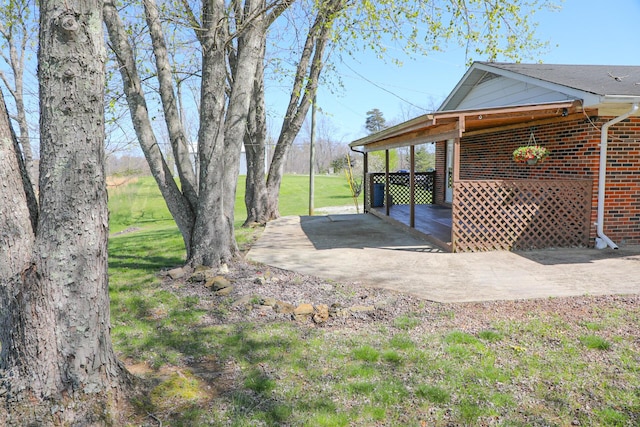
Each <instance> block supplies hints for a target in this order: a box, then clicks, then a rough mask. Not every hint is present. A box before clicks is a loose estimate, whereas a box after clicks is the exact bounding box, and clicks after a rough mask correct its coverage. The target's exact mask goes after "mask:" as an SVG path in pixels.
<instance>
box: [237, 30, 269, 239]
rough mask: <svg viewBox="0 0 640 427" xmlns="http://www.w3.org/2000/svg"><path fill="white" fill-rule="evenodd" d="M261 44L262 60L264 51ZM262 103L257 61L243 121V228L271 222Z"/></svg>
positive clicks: (260, 70) (261, 69) (261, 72)
mask: <svg viewBox="0 0 640 427" xmlns="http://www.w3.org/2000/svg"><path fill="white" fill-rule="evenodd" d="M265 43H266V40H265V39H263V41H262V47H261V49H262V50H263V52H262V57H264V51H265V49H266V45H265ZM266 114H267V113H266V107H265V100H264V61H259V62H258V65H257V68H256V75H255V82H254V84H253V97H252V99H251V105H250V107H249V116H248V118H247V132H246V133H245V137H244V151H245V153H246V157H247V178H246V182H245V192H244V204H245V206H246V207H247V219H246V220H245V222H244V224H243V226H245V227H246V226H250V225H252V224H266V223H267V221H269V220H270V219H272V218H269V217H268V216H267V211H266V209H265V207H266V206H267V203H266V202H267V200H266V198H267V179H266V174H265V170H264V168H265V164H266V155H267V153H266V145H267V141H266V140H267V115H266Z"/></svg>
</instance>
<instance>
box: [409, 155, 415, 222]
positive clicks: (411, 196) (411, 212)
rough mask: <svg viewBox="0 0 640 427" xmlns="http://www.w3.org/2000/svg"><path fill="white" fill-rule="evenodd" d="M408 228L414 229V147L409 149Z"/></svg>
mask: <svg viewBox="0 0 640 427" xmlns="http://www.w3.org/2000/svg"><path fill="white" fill-rule="evenodd" d="M409 163H410V164H409V171H410V173H411V175H410V176H409V178H410V179H409V227H411V228H416V146H415V145H412V146H411V147H409Z"/></svg>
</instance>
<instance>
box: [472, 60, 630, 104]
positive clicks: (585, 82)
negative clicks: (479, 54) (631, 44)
mask: <svg viewBox="0 0 640 427" xmlns="http://www.w3.org/2000/svg"><path fill="white" fill-rule="evenodd" d="M481 64H483V65H485V66H488V67H494V68H498V69H501V70H505V71H510V72H514V73H517V74H521V75H524V76H527V77H531V78H534V79H538V80H542V81H546V82H549V83H554V84H559V85H563V86H567V87H570V88H573V89H577V90H581V91H584V92H589V93H593V94H595V95H608V96H620V95H621V96H640V66H629V65H569V64H562V65H558V64H510V63H496V62H481Z"/></svg>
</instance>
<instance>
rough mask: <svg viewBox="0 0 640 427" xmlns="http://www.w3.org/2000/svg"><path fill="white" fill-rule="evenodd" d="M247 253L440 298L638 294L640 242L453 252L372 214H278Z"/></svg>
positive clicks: (299, 268) (320, 274) (262, 259)
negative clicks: (614, 245)
mask: <svg viewBox="0 0 640 427" xmlns="http://www.w3.org/2000/svg"><path fill="white" fill-rule="evenodd" d="M247 258H248V259H249V260H252V261H256V262H261V263H264V264H267V265H271V266H274V267H278V268H282V269H286V270H291V271H296V272H299V273H302V274H309V275H314V276H318V277H323V278H327V279H332V280H336V281H341V282H356V283H360V284H363V285H366V286H376V287H380V288H386V289H391V290H395V291H398V292H405V293H409V294H413V295H416V296H418V297H421V298H425V299H428V300H432V301H439V302H467V301H487V300H513V299H529V298H548V297H561V296H575V295H603V294H631V293H639V292H640V246H628V247H621V248H620V249H618V250H612V249H604V250H596V249H555V250H537V251H527V252H517V253H516V252H482V253H459V254H451V253H444V252H442V251H440V250H439V249H438V248H437V247H435V246H432V245H430V244H428V243H427V242H426V241H423V240H421V239H419V238H416V237H413V236H411V235H409V234H407V233H405V232H403V231H402V230H400V229H397V228H395V227H393V226H392V225H390V224H388V223H386V222H384V221H382V220H380V219H378V218H376V217H374V216H372V215H366V214H360V215H356V214H343V215H326V216H313V217H308V216H307V217H284V218H280V219H278V220H276V221H273V222H271V223H269V224H268V225H267V228H266V230H265V231H264V233H263V235H262V236H261V237H260V239H258V241H257V242H256V243H255V244H254V245H253V247H252V249H251V250H250V251H249V253H248V254H247Z"/></svg>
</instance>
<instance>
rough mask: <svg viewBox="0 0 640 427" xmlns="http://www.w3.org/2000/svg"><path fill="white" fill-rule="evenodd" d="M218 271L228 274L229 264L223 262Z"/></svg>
mask: <svg viewBox="0 0 640 427" xmlns="http://www.w3.org/2000/svg"><path fill="white" fill-rule="evenodd" d="M218 271H219V272H220V274H228V273H229V266H228V265H227V264H222V265H221V266H220V268H219V269H218Z"/></svg>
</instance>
